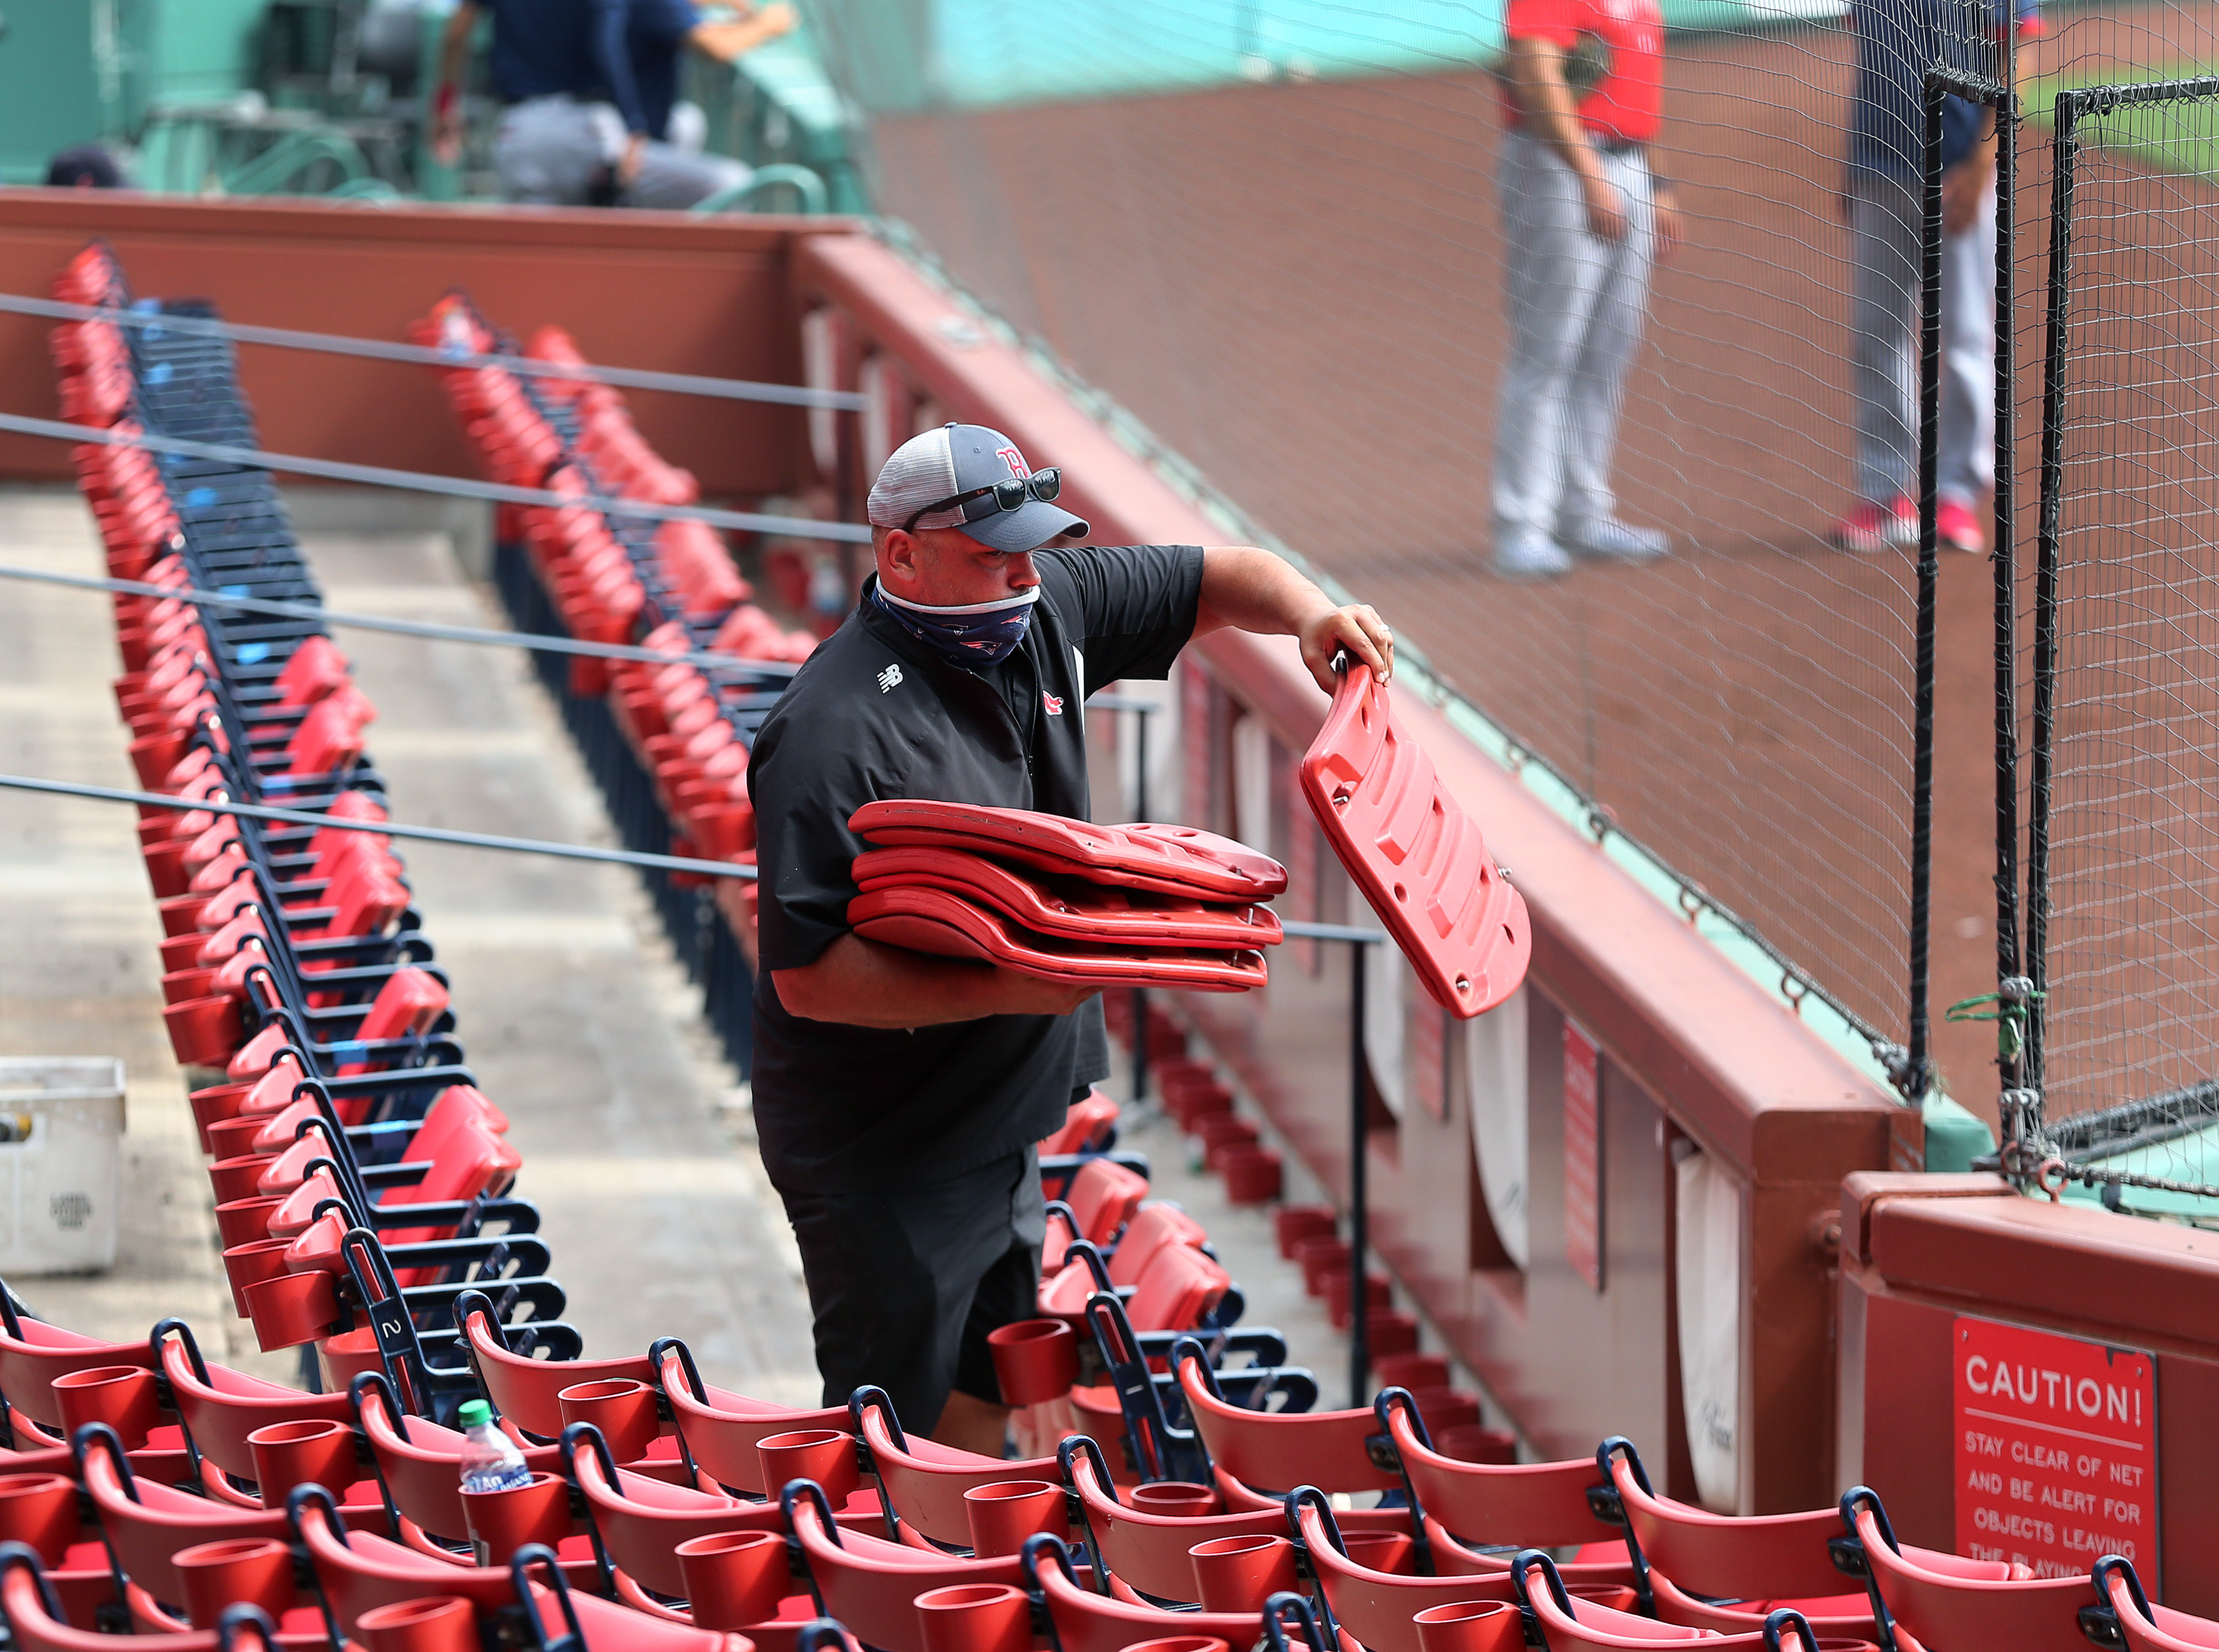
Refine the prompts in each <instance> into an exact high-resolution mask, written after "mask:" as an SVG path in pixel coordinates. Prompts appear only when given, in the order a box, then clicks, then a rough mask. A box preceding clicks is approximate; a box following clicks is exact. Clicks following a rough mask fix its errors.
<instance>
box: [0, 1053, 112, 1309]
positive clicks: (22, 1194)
mask: <svg viewBox="0 0 2219 1652" xmlns="http://www.w3.org/2000/svg"><path fill="white" fill-rule="evenodd" d="M122 1136H123V1064H122V1063H121V1061H112V1060H108V1059H102V1058H100V1057H96V1056H84V1057H72V1056H56V1057H39V1056H26V1057H0V1276H6V1277H14V1276H18V1275H35V1274H54V1273H90V1272H96V1271H98V1270H101V1269H103V1268H107V1267H110V1266H112V1265H113V1264H115V1212H116V1199H117V1192H118V1183H119V1179H120V1177H119V1172H118V1164H119V1160H120V1158H121V1152H122Z"/></svg>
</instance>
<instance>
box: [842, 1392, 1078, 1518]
mask: <svg viewBox="0 0 2219 1652" xmlns="http://www.w3.org/2000/svg"><path fill="white" fill-rule="evenodd" d="M848 1415H849V1417H850V1418H851V1419H853V1421H852V1426H853V1427H854V1429H855V1435H856V1438H859V1439H861V1441H862V1442H863V1445H864V1448H865V1450H866V1451H867V1454H868V1456H869V1460H870V1469H871V1473H872V1474H873V1475H875V1476H876V1478H877V1480H878V1482H879V1494H880V1497H881V1499H882V1500H884V1502H885V1505H886V1526H887V1530H888V1535H890V1536H895V1537H898V1536H899V1535H900V1526H901V1525H902V1524H903V1523H904V1522H905V1523H907V1525H910V1526H911V1528H913V1529H914V1530H915V1531H918V1532H921V1533H923V1535H924V1536H925V1537H929V1538H930V1539H931V1540H932V1541H933V1542H934V1543H941V1544H943V1545H945V1546H948V1547H950V1548H955V1549H967V1548H968V1547H970V1544H971V1516H970V1513H969V1512H968V1511H967V1508H966V1507H965V1506H964V1501H963V1494H964V1493H965V1492H967V1491H970V1490H972V1489H973V1488H974V1487H979V1486H991V1485H994V1484H996V1483H997V1482H998V1481H1004V1480H1051V1481H1053V1480H1060V1479H1061V1478H1062V1477H1063V1474H1062V1470H1061V1469H1060V1468H1059V1467H1058V1465H1057V1463H1056V1460H1055V1459H1054V1457H1035V1458H1031V1459H1029V1460H1019V1461H1015V1462H1012V1461H1010V1460H1008V1459H1006V1458H1003V1457H982V1456H977V1455H976V1454H975V1453H973V1452H970V1451H960V1450H956V1449H955V1448H954V1446H949V1445H942V1444H938V1443H936V1442H935V1441H932V1440H928V1439H916V1440H912V1439H911V1438H909V1436H908V1435H907V1434H906V1433H905V1432H904V1431H903V1429H902V1425H901V1419H899V1418H898V1417H897V1416H895V1415H894V1407H893V1402H892V1400H889V1399H888V1398H887V1397H886V1391H885V1390H884V1389H882V1388H858V1389H856V1390H855V1393H854V1394H853V1395H851V1396H850V1397H849V1399H848Z"/></svg>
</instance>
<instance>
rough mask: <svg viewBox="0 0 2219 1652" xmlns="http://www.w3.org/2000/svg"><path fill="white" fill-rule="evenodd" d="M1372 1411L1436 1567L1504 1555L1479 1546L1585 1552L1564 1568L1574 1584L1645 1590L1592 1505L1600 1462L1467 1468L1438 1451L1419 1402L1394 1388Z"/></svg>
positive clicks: (1615, 1534) (1485, 1564) (1489, 1563)
mask: <svg viewBox="0 0 2219 1652" xmlns="http://www.w3.org/2000/svg"><path fill="white" fill-rule="evenodd" d="M1372 1408H1373V1412H1374V1413H1375V1414H1376V1415H1377V1417H1378V1419H1379V1420H1380V1422H1381V1423H1382V1424H1383V1431H1382V1432H1384V1433H1385V1435H1386V1436H1387V1438H1388V1441H1389V1444H1391V1445H1392V1446H1393V1447H1394V1450H1395V1458H1396V1459H1397V1461H1398V1462H1399V1463H1401V1465H1402V1479H1403V1483H1404V1486H1405V1488H1406V1489H1407V1490H1408V1492H1409V1494H1410V1498H1411V1501H1412V1502H1413V1504H1414V1506H1417V1507H1418V1508H1420V1509H1421V1510H1422V1511H1423V1512H1424V1528H1423V1530H1424V1535H1425V1537H1426V1547H1427V1548H1428V1549H1429V1550H1433V1552H1434V1555H1435V1559H1436V1563H1437V1564H1438V1565H1440V1566H1442V1567H1444V1568H1445V1567H1446V1566H1448V1565H1450V1564H1452V1563H1463V1557H1464V1556H1470V1558H1471V1559H1473V1560H1476V1561H1477V1562H1479V1563H1480V1565H1481V1566H1482V1568H1492V1567H1495V1566H1499V1565H1500V1564H1501V1557H1500V1556H1492V1557H1490V1556H1483V1555H1476V1554H1475V1553H1474V1550H1475V1549H1476V1547H1478V1546H1481V1545H1485V1546H1488V1547H1492V1548H1501V1547H1505V1546H1507V1545H1509V1544H1513V1543H1545V1544H1546V1545H1548V1546H1549V1547H1550V1548H1552V1549H1556V1548H1572V1547H1581V1548H1582V1549H1583V1550H1585V1551H1586V1554H1585V1556H1584V1557H1583V1558H1582V1559H1581V1560H1578V1561H1576V1562H1572V1563H1570V1564H1568V1565H1566V1566H1564V1567H1563V1568H1560V1569H1561V1572H1562V1574H1563V1578H1564V1581H1566V1582H1567V1583H1568V1584H1569V1586H1571V1587H1576V1588H1579V1587H1602V1586H1607V1585H1611V1584H1621V1583H1622V1584H1631V1585H1632V1586H1633V1587H1636V1588H1637V1589H1638V1588H1639V1587H1641V1579H1640V1576H1639V1574H1638V1572H1637V1571H1636V1569H1635V1568H1634V1567H1633V1566H1632V1563H1631V1562H1630V1561H1629V1560H1628V1559H1627V1558H1626V1556H1625V1552H1624V1550H1623V1547H1622V1540H1623V1533H1622V1532H1621V1531H1619V1529H1618V1528H1617V1527H1615V1526H1613V1525H1607V1524H1606V1523H1605V1522H1604V1521H1603V1520H1602V1519H1601V1518H1600V1517H1599V1516H1597V1514H1596V1513H1595V1512H1594V1507H1593V1506H1592V1505H1591V1504H1590V1502H1589V1501H1588V1494H1589V1493H1590V1492H1592V1491H1594V1490H1595V1489H1597V1488H1599V1487H1602V1486H1604V1485H1605V1484H1606V1483H1607V1482H1606V1481H1604V1480H1603V1478H1602V1476H1601V1475H1600V1474H1599V1473H1598V1472H1597V1470H1596V1469H1595V1465H1594V1459H1592V1458H1589V1457H1574V1458H1571V1459H1570V1460H1569V1461H1567V1462H1561V1463H1465V1462H1463V1461H1461V1460H1459V1459H1458V1458H1455V1457H1449V1456H1442V1455H1441V1454H1440V1453H1439V1452H1438V1451H1436V1450H1433V1448H1432V1446H1431V1445H1430V1444H1428V1443H1427V1442H1428V1436H1427V1435H1426V1432H1425V1427H1424V1424H1423V1420H1422V1419H1421V1418H1420V1416H1419V1415H1418V1414H1417V1407H1416V1404H1415V1402H1414V1400H1411V1398H1410V1397H1409V1395H1408V1394H1407V1393H1406V1392H1405V1391H1403V1390H1402V1389H1400V1388H1389V1389H1388V1390H1387V1391H1386V1392H1385V1393H1384V1394H1381V1395H1380V1396H1379V1397H1378V1398H1377V1400H1374V1401H1373V1405H1372ZM1613 1550H1614V1551H1616V1552H1612V1551H1613ZM1604 1556H1607V1558H1605V1557H1604Z"/></svg>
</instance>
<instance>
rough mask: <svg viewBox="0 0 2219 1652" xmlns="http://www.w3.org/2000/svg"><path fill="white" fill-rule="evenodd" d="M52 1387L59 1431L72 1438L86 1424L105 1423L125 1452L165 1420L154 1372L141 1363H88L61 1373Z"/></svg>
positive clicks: (143, 1443) (141, 1442) (137, 1445)
mask: <svg viewBox="0 0 2219 1652" xmlns="http://www.w3.org/2000/svg"><path fill="white" fill-rule="evenodd" d="M52 1386H53V1396H54V1404H55V1405H56V1407H59V1409H60V1411H61V1413H62V1432H63V1433H64V1434H65V1435H68V1436H71V1437H72V1438H73V1437H74V1436H75V1435H76V1433H77V1432H78V1429H80V1428H83V1427H84V1425H86V1424H87V1423H106V1424H107V1425H109V1427H110V1428H112V1429H114V1430H115V1432H116V1435H117V1437H118V1438H120V1439H121V1440H122V1442H123V1449H124V1450H126V1451H136V1450H139V1449H140V1447H141V1446H143V1445H145V1444H146V1436H147V1435H148V1433H150V1432H152V1431H153V1430H154V1429H157V1428H159V1427H160V1426H161V1425H162V1424H163V1422H164V1421H165V1418H164V1416H163V1414H162V1400H161V1396H160V1395H159V1394H158V1393H157V1392H156V1390H155V1386H154V1373H153V1372H152V1371H150V1370H148V1369H146V1368H145V1367H144V1366H140V1365H88V1366H86V1367H85V1368H84V1369H83V1370H78V1371H68V1372H65V1373H64V1374H63V1375H62V1376H58V1377H56V1378H55V1379H54V1380H53V1385H52Z"/></svg>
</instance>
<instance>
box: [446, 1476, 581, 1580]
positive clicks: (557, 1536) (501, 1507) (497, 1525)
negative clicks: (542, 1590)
mask: <svg viewBox="0 0 2219 1652" xmlns="http://www.w3.org/2000/svg"><path fill="white" fill-rule="evenodd" d="M461 1496H462V1500H463V1519H464V1520H465V1521H467V1522H468V1523H469V1534H470V1541H471V1542H472V1543H475V1545H476V1546H477V1550H478V1563H479V1564H480V1565H482V1566H506V1565H507V1564H508V1562H509V1557H510V1556H512V1555H513V1554H515V1553H516V1551H517V1550H519V1549H521V1548H523V1547H524V1545H525V1544H526V1543H545V1544H546V1545H547V1546H548V1547H549V1548H550V1549H552V1548H554V1547H555V1545H556V1543H560V1542H562V1541H563V1538H565V1537H569V1535H570V1482H569V1481H567V1480H564V1479H563V1478H561V1477H560V1476H559V1475H550V1474H539V1473H534V1474H533V1475H532V1476H531V1484H530V1485H528V1486H516V1487H511V1488H510V1489H508V1490H507V1491H501V1492H474V1491H468V1490H465V1491H463V1493H462V1494H461Z"/></svg>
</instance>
